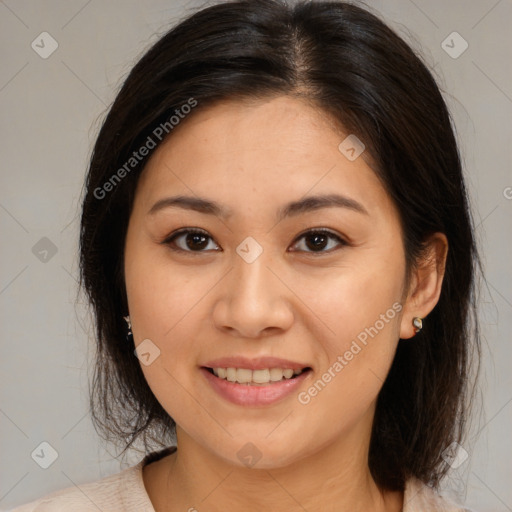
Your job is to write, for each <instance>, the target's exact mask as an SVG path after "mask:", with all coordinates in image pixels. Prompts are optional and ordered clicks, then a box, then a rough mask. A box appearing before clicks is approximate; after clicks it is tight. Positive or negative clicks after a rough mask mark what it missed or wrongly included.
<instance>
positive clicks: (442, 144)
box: [80, 0, 481, 489]
mask: <svg viewBox="0 0 512 512" xmlns="http://www.w3.org/2000/svg"><path fill="white" fill-rule="evenodd" d="M276 95H289V96H294V97H297V98H302V99H304V100H306V101H308V102H310V103H311V104H314V105H315V106H317V108H319V110H320V111H323V112H324V113H325V115H326V118H330V119H333V120H336V121H337V122H339V123H340V125H342V126H343V127H344V128H345V129H346V130H347V132H349V133H353V134H355V135H357V137H358V138H359V139H361V140H362V141H364V143H365V145H366V148H367V152H368V154H369V155H370V156H371V158H372V160H373V162H375V163H376V165H375V172H376V174H377V176H378V177H379V178H380V180H381V181H382V183H383V186H384V187H385V189H386V190H387V192H388V193H389V195H390V197H391V198H392V199H393V201H394V202H395V204H396V206H397V208H398V210H399V213H400V217H401V223H402V228H403V243H404V250H405V254H406V261H407V271H410V270H411V269H412V268H414V265H415V263H416V262H417V261H418V258H419V257H420V256H421V255H422V254H423V253H422V251H423V249H424V248H425V240H426V237H427V236H428V235H429V234H431V233H434V232H437V231H440V232H443V233H445V234H446V236H447V238H448V242H449V251H448V257H447V263H446V269H445V277H444V282H443V286H442V290H441V295H440V298H439V302H438V304H437V305H436V307H435V308H434V309H433V311H432V312H431V313H430V315H429V316H428V318H427V319H426V321H425V322H424V328H423V330H422V332H421V333H420V334H419V335H417V336H416V337H415V338H414V340H400V342H399V345H398V349H397V352H396V357H395V359H394V362H393V364H392V367H391V370H390V372H389V375H388V376H387V379H386V381H385V383H384V385H383V387H382V390H381V391H380V394H379V396H378V402H377V409H376V414H375V419H374V425H373V432H372V438H371V444H370V455H369V461H368V463H369V467H370V470H371V472H372V475H373V477H374V478H375V480H376V482H377V483H378V484H379V485H380V486H381V487H383V488H388V489H403V487H404V483H405V480H406V479H407V478H409V477H411V476H415V477H417V478H419V479H421V480H422V481H424V482H425V483H429V484H431V485H434V486H437V485H438V484H439V481H440V479H441V478H442V477H443V476H444V475H445V473H446V472H447V470H448V469H449V467H448V465H447V463H446V462H445V461H444V460H443V450H445V448H446V447H447V446H448V445H450V444H451V443H452V442H454V441H457V442H461V440H462V435H463V432H464V428H465V424H466V419H467V412H468V411H467V407H468V403H469V402H468V399H469V398H470V396H471V392H472V391H474V387H472V386H471V383H472V382H473V380H472V379H471V378H470V376H471V375H472V374H471V372H470V369H471V368H473V367H472V366H470V363H471V362H472V360H474V361H476V362H477V363H478V361H479V354H480V342H479V329H478V321H477V316H476V309H477V300H476V294H475V291H476V286H475V282H476V280H475V277H476V275H477V273H476V271H477V270H479V271H481V264H480V260H479V257H478V252H477V248H476V243H475V239H474V228H473V222H472V219H471V214H470V210H469V205H468V198H467V193H466V189H465V185H464V179H463V173H462V166H461V161H460V157H459V153H458V148H457V143H456V139H455V136H454V133H453V129H452V126H451V120H450V116H449V113H448V110H447V107H446V105H445V102H444V100H443V98H442V95H441V93H440V91H439V88H438V86H437V85H436V82H435V80H434V78H433V76H432V75H431V73H430V72H429V71H428V69H427V68H426V66H425V65H424V64H423V63H422V61H421V60H420V58H419V57H418V56H417V55H416V54H415V52H414V51H413V50H412V49H411V48H410V47H409V46H408V45H407V44H406V43H405V42H404V41H403V40H402V39H401V38H400V37H399V36H398V35H397V34H396V33H395V32H394V31H393V30H391V29H390V28H388V26H386V25H385V24H384V23H383V22H382V21H380V20H379V19H378V18H377V17H376V16H374V15H373V14H371V13H370V12H368V11H367V10H366V9H362V8H360V7H357V6H355V5H351V4H348V3H344V2H308V1H301V2H299V3H297V4H296V5H293V6H289V5H287V4H286V3H284V2H282V1H278V0H275V1H274V0H246V1H238V2H227V3H221V4H217V5H213V6H210V7H207V8H205V9H202V10H200V11H198V12H196V13H194V14H193V15H191V16H189V17H188V18H186V19H184V20H183V21H182V22H181V23H179V24H178V25H177V26H175V27H174V28H172V29H171V30H170V31H169V32H168V33H166V34H165V35H164V36H163V37H161V38H160V39H159V40H158V41H157V43H156V44H154V46H152V47H151V48H150V49H149V51H147V53H145V55H144V56H143V57H142V58H141V59H140V60H139V61H138V63H137V64H136V65H135V66H134V68H133V69H132V71H131V72H130V74H129V76H128V77H127V79H126V80H125V82H124V84H123V86H122V88H121V90H120V92H119V93H118V95H117V97H116V99H115V101H114V103H113V105H112V106H111V108H110V111H109V112H108V115H107V116H106V119H105V121H104V123H103V126H102V128H101V131H100V133H99V135H98V138H97V141H96V144H95V146H94V151H93V154H92V157H91V162H90V168H89V173H88V176H87V180H86V184H85V197H84V200H83V211H82V219H81V234H80V258H81V260H80V268H81V284H82V286H83V288H84V289H85V291H86V293H87V294H88V297H89V299H90V302H91V304H92V306H93V310H94V314H95V317H96V339H97V355H96V366H95V374H94V378H93V380H92V383H91V389H90V400H91V407H92V413H93V420H94V424H95V427H96V429H97V431H98V432H99V433H100V434H101V435H102V436H103V437H104V439H106V440H108V441H113V442H119V441H120V442H121V443H123V444H124V450H123V452H124V451H125V450H126V449H127V448H128V447H130V446H131V445H132V444H133V443H134V441H135V440H136V439H138V438H139V437H142V439H143V440H144V446H145V449H146V451H148V447H149V446H150V445H149V444H148V439H149V440H150V441H151V442H155V441H156V442H157V443H160V444H161V446H166V444H165V443H166V441H169V440H172V439H173V434H174V430H173V429H174V422H173V420H172V418H170V417H169V415H168V414H167V412H166V411H165V410H164V409H163V408H162V406H161V405H160V404H159V402H158V401H157V400H156V398H155V396H154V395H153V393H152V391H151V390H150V388H149V386H148V384H147V382H146V380H145V378H144V375H143V373H142V371H141V368H140V363H139V361H138V360H137V358H136V357H135V355H134V353H133V349H134V347H133V344H131V345H129V344H127V342H126V339H125V335H126V325H125V322H124V320H123V315H126V314H127V313H128V311H127V301H126V290H125V284H124V278H123V258H124V255H123V247H124V241H125V236H126V231H127V226H128V220H129V216H130V212H131V208H132V204H133V199H134V194H135V189H136V185H137V180H138V177H139V176H140V173H141V171H142V169H143V168H144V165H145V163H146V162H147V160H148V158H150V156H151V154H152V153H153V152H154V148H153V149H152V150H151V151H150V152H149V153H148V154H147V155H146V156H144V157H143V158H142V157H141V158H140V160H139V161H138V162H137V163H136V164H135V165H132V166H131V167H130V168H127V167H126V162H128V161H129V159H130V158H131V157H132V156H133V152H134V151H137V150H138V149H139V148H140V147H142V146H143V145H144V144H145V141H147V140H148V137H150V136H151V134H154V133H155V132H154V131H155V127H158V126H161V124H162V123H163V122H165V121H166V120H168V119H169V118H170V116H171V115H172V114H173V113H174V112H175V111H176V110H179V109H180V108H181V107H182V106H183V105H185V104H187V102H190V100H191V98H193V101H196V102H197V106H195V110H198V109H201V108H205V107H206V106H210V105H214V104H215V103H216V102H218V101H221V100H223V101H225V100H230V99H233V100H234V99H262V98H269V97H272V96H276ZM191 115H193V113H192V114H191ZM169 136H170V137H172V132H170V135H169ZM156 147H158V144H156ZM132 163H133V162H132ZM123 166H125V167H124V168H125V170H126V169H129V170H128V171H126V172H124V173H123V172H120V173H118V170H119V169H121V168H123ZM116 173H117V177H118V178H120V179H117V178H116V180H115V182H114V181H112V179H113V175H114V174H116ZM107 182H109V183H111V185H112V186H108V187H105V183H107Z"/></svg>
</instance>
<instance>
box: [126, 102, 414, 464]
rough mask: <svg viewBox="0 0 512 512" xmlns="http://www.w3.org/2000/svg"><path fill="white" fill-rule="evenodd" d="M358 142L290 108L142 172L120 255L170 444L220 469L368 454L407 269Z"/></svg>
mask: <svg viewBox="0 0 512 512" xmlns="http://www.w3.org/2000/svg"><path fill="white" fill-rule="evenodd" d="M199 107H200V105H199ZM348 135H349V134H348V133H346V134H344V135H340V133H339V132H338V131H336V130H335V129H334V128H333V126H332V125H330V124H329V123H328V122H327V121H326V117H325V114H323V113H322V112H321V111H320V110H318V109H313V108H312V107H310V106H308V105H307V104H305V103H303V102H302V101H300V100H297V99H292V98H289V97H278V98H274V99H272V100H268V101H261V102H258V103H253V104H248V103H240V102H225V103H222V104H218V105H216V106H214V107H211V108H207V109H204V110H197V111H196V112H194V113H193V114H191V115H190V117H189V118H188V119H185V120H184V121H182V124H181V125H179V126H178V127H176V128H175V129H174V133H172V135H171V137H170V138H169V139H168V140H167V141H166V142H165V143H164V144H163V145H162V146H160V147H159V148H158V149H157V151H156V152H155V154H154V155H153V157H152V158H151V160H150V161H149V162H148V164H147V166H146V168H145V169H144V172H143V173H142V176H141V178H140V181H139V184H138V188H137V193H136V198H135V203H134V208H133V212H132V215H131V218H130V223H129V228H128V234H127V239H126V247H125V250H126V252H125V278H126V287H127V293H128V304H129V312H130V317H131V321H132V326H133V334H134V339H135V344H136V345H137V346H139V345H140V344H141V343H142V345H140V347H139V348H138V351H139V359H141V361H140V364H141V368H142V370H143V372H144V375H145V377H146V379H147V381H148V384H149V386H150V387H151V389H152V391H153V393H154V394H155V396H156V398H157V399H158V401H159V402H160V403H161V405H162V406H163V407H164V409H165V410H166V411H167V412H168V413H169V415H170V416H171V417H172V418H173V419H174V420H175V421H176V423H177V426H178V439H179V436H180V435H182V436H183V438H186V439H188V440H190V441H192V442H194V443H196V445H197V446H200V447H201V449H202V450H206V451H208V452H209V453H210V455H216V456H219V457H221V458H223V459H224V460H228V461H230V462H232V463H234V464H237V465H242V464H246V465H252V464H253V463H254V462H257V465H258V467H267V468H270V467H279V466H284V465H287V464H289V463H292V462H294V461H297V460H298V459H301V458H304V457H306V456H313V455H314V454H317V453H319V452H320V451H321V450H326V449H327V450H334V452H335V451H336V448H338V447H341V446H344V445H345V444H347V443H349V445H350V446H352V447H357V448H356V449H363V450H364V449H366V447H367V446H368V442H369V436H370V429H371V423H372V418H373V414H374V406H375V401H376V397H377V394H378V392H379V390H380V388H381V387H382V384H383V381H384V380H385V377H386V374H387V372H388V370H389V367H390V365H391V362H392V360H393V356H394V353H395V349H396V346H397V343H398V339H399V337H400V332H401V317H402V312H400V311H401V308H402V305H401V300H402V297H403V292H404V289H403V286H404V278H405V257H404V250H403V244H402V237H401V229H400V223H399V217H398V213H397V210H396V208H395V207H394V205H393V204H392V201H391V199H390V198H389V197H388V195H387V194H386V192H385V190H384V188H383V187H382V185H381V183H380V182H379V180H378V179H377V177H376V175H375V174H374V172H373V171H372V170H371V169H370V167H369V166H368V165H367V163H366V162H365V159H364V158H365V156H366V155H364V153H363V155H362V156H360V157H358V158H355V159H354V157H355V156H357V150H358V149H359V148H358V147H355V146H353V145H351V144H350V141H351V139H349V140H348V141H346V142H345V143H344V144H343V145H342V147H341V149H339V146H340V143H342V142H343V140H344V139H345V138H346V137H347V136H348ZM351 147H354V149H355V150H356V151H351V149H350V148H351ZM348 157H350V158H348ZM177 196H180V197H181V198H183V201H181V203H180V202H173V198H176V197H177ZM335 196H336V197H335ZM338 196H339V197H338ZM329 198H330V199H329ZM185 199H186V201H185ZM334 199H336V201H335V200H334ZM207 203H208V204H207ZM213 204H214V205H215V206H212V205H213ZM194 205H195V207H194ZM178 230H180V234H176V232H177V231H178ZM187 230H199V231H200V233H199V234H194V233H192V234H187V232H186V231H187ZM319 230H327V231H328V233H318V231H319ZM174 234H176V236H173V235H174ZM404 320H405V318H404ZM405 337H409V336H405ZM208 368H212V369H208ZM218 368H221V369H220V370H218ZM227 368H232V369H231V370H226V369H227ZM233 368H234V369H233ZM282 370H297V372H298V371H300V370H304V371H303V372H302V373H299V374H298V375H295V373H297V372H292V373H294V375H295V377H293V378H288V377H290V371H288V372H286V371H284V372H283V371H282ZM212 371H214V372H215V373H217V374H218V376H216V375H215V374H213V373H212ZM226 377H227V378H226ZM235 379H236V380H237V382H231V381H232V380H235ZM274 379H275V380H274ZM248 380H249V381H251V382H250V383H247V382H246V381H248ZM238 381H245V382H244V383H239V382H238ZM334 452H333V453H334Z"/></svg>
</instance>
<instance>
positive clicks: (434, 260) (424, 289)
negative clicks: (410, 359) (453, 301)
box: [400, 233, 448, 339]
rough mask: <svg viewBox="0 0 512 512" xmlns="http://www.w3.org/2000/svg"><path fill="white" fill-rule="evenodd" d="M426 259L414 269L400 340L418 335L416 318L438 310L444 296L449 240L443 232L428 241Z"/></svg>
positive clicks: (406, 300) (423, 258) (401, 325)
mask: <svg viewBox="0 0 512 512" xmlns="http://www.w3.org/2000/svg"><path fill="white" fill-rule="evenodd" d="M427 244H428V246H427V249H426V250H425V253H424V256H423V257H422V258H421V260H420V261H418V262H417V265H416V268H415V269H414V270H413V272H412V275H411V280H410V285H409V291H408V294H407V298H406V299H405V305H404V309H403V314H402V320H401V324H400V338H402V339H408V338H412V337H413V336H414V335H415V330H414V326H413V324H412V321H413V318H414V317H416V316H419V317H420V318H425V317H426V316H427V315H428V314H429V313H430V312H431V311H432V310H433V309H434V307H435V305H436V304H437V301H438V300H439V296H440V294H441V287H442V284H443V277H444V272H445V266H446V256H447V254H448V239H447V238H446V235H445V234H444V233H434V234H432V235H430V236H429V237H428V239H427Z"/></svg>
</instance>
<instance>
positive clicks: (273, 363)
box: [202, 356, 310, 370]
mask: <svg viewBox="0 0 512 512" xmlns="http://www.w3.org/2000/svg"><path fill="white" fill-rule="evenodd" d="M202 366H205V367H207V368H246V369H248V370H264V369H266V368H282V369H287V368H291V369H292V370H302V369H303V368H310V366H309V365H307V364H303V363H298V362H297V361H290V360H288V359H281V358H279V357H255V358H252V359H249V358H247V357H242V356H232V357H222V358H220V359H212V360H211V361H207V362H206V363H205V364H204V365H202Z"/></svg>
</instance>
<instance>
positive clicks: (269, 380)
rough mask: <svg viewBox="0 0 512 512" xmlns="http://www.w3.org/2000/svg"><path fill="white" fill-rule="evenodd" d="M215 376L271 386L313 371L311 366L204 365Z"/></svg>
mask: <svg viewBox="0 0 512 512" xmlns="http://www.w3.org/2000/svg"><path fill="white" fill-rule="evenodd" d="M203 368H204V369H205V370H206V371H208V372H210V373H211V374H212V375H215V377H217V378H219V379H221V380H225V381H228V382H233V383H237V384H242V385H245V386H269V385H273V384H277V383H279V382H283V381H287V380H292V379H296V378H297V377H298V376H299V375H302V374H303V373H305V372H309V371H311V368H310V367H309V366H307V367H305V368H301V369H292V368H262V369H258V370H251V369H250V368H233V367H230V368H223V367H216V368H209V367H207V366H204V367H203Z"/></svg>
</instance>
